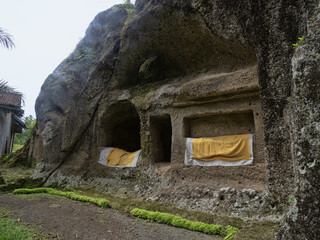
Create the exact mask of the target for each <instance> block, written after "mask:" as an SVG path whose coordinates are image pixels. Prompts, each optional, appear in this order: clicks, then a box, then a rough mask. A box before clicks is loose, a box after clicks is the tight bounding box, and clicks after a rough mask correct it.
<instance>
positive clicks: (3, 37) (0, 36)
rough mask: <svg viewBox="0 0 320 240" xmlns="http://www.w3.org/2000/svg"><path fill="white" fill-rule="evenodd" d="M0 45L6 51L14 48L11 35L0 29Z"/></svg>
mask: <svg viewBox="0 0 320 240" xmlns="http://www.w3.org/2000/svg"><path fill="white" fill-rule="evenodd" d="M0 45H2V46H3V47H5V48H8V49H11V48H13V47H14V46H15V45H14V42H13V37H12V35H11V34H9V33H7V32H6V31H4V30H3V29H2V28H0Z"/></svg>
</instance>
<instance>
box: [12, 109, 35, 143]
mask: <svg viewBox="0 0 320 240" xmlns="http://www.w3.org/2000/svg"><path fill="white" fill-rule="evenodd" d="M24 122H25V124H26V126H27V128H26V129H23V130H22V133H17V134H16V135H15V138H14V144H17V145H24V144H25V142H26V141H27V140H28V138H29V137H30V136H31V133H32V129H33V127H34V125H35V124H36V119H35V118H33V116H32V115H29V116H26V117H25V118H24Z"/></svg>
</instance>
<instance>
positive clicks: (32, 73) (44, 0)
mask: <svg viewBox="0 0 320 240" xmlns="http://www.w3.org/2000/svg"><path fill="white" fill-rule="evenodd" d="M131 2H134V1H131ZM119 3H123V0H0V27H1V28H3V29H5V30H7V32H9V33H10V34H11V35H13V38H14V43H15V45H16V47H15V48H13V49H12V50H6V49H5V48H3V47H0V79H3V80H5V81H7V82H8V84H9V85H10V86H11V87H15V88H16V90H18V91H20V92H22V93H23V94H24V98H25V107H24V110H25V116H28V115H33V116H34V117H35V112H34V104H35V100H36V98H37V96H38V94H39V91H40V88H41V85H42V83H43V82H44V80H45V79H46V77H47V76H48V75H49V74H50V73H52V72H53V70H54V69H55V68H56V67H57V66H58V65H59V63H60V62H61V61H62V60H63V59H64V58H66V57H67V56H68V55H69V54H70V53H71V52H72V51H73V50H74V48H75V47H76V44H77V43H78V42H79V40H80V39H81V38H82V37H83V36H84V34H85V30H86V29H87V27H88V25H89V23H90V22H91V21H92V20H93V18H94V17H95V16H96V15H97V14H98V13H99V12H101V11H104V10H106V9H108V8H110V7H112V6H113V5H115V4H119Z"/></svg>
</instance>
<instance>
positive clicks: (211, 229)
mask: <svg viewBox="0 0 320 240" xmlns="http://www.w3.org/2000/svg"><path fill="white" fill-rule="evenodd" d="M131 214H132V215H134V216H136V217H139V218H143V219H148V220H151V221H154V222H157V223H164V224H168V225H171V226H174V227H180V228H186V229H189V230H192V231H198V232H203V233H206V234H211V235H220V236H225V238H224V239H225V240H230V239H232V238H233V236H234V235H235V234H236V233H237V232H238V231H239V229H238V228H235V227H231V226H227V227H223V226H221V225H214V224H207V223H203V222H194V221H190V220H187V219H184V218H181V217H179V216H175V215H172V214H168V213H162V212H152V211H147V210H144V209H139V208H134V209H133V210H131Z"/></svg>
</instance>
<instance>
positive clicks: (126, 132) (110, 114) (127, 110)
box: [101, 102, 141, 152]
mask: <svg viewBox="0 0 320 240" xmlns="http://www.w3.org/2000/svg"><path fill="white" fill-rule="evenodd" d="M102 129H103V133H104V134H102V138H101V144H102V145H103V146H106V147H117V148H121V149H123V150H125V151H128V152H134V151H137V150H139V149H141V141H140V117H139V114H138V112H137V110H136V109H135V107H134V105H133V104H131V103H130V102H121V103H117V104H114V105H112V106H111V107H110V108H109V109H108V111H107V113H106V114H105V116H104V118H103V119H102Z"/></svg>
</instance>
